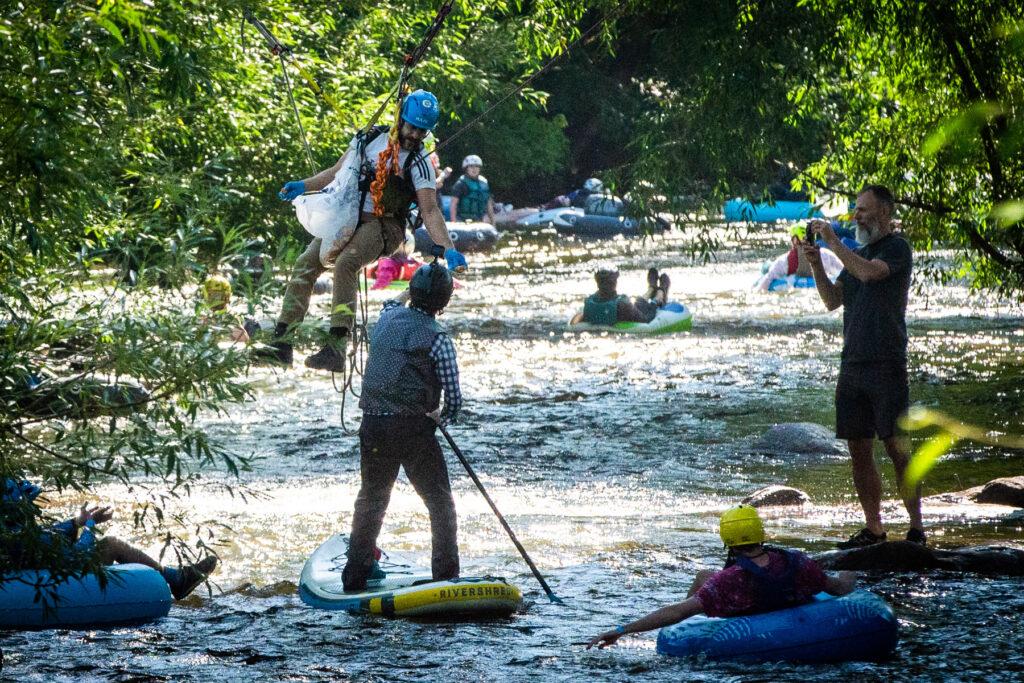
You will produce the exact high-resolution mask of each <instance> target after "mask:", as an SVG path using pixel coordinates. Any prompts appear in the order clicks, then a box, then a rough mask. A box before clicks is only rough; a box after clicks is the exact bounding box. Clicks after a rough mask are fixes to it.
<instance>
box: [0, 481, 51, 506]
mask: <svg viewBox="0 0 1024 683" xmlns="http://www.w3.org/2000/svg"><path fill="white" fill-rule="evenodd" d="M42 492H43V490H42V489H41V488H39V487H38V486H36V485H35V484H33V483H32V482H30V481H26V480H22V481H18V480H17V479H4V484H3V489H2V490H0V502H2V503H17V502H18V501H19V500H21V499H22V498H24V499H26V500H27V501H28V502H30V503H31V502H32V501H33V500H35V499H36V497H37V496H38V495H39V494H40V493H42Z"/></svg>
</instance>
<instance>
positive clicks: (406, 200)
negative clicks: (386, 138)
mask: <svg viewBox="0 0 1024 683" xmlns="http://www.w3.org/2000/svg"><path fill="white" fill-rule="evenodd" d="M389 130H390V127H389V126H374V127H373V128H371V129H370V130H369V131H367V132H366V134H365V135H360V137H359V141H358V145H357V150H358V152H359V193H360V194H359V211H360V214H362V210H363V208H362V207H363V205H364V204H365V203H366V196H367V195H368V194H369V193H370V185H371V184H372V183H373V180H374V178H375V177H376V163H377V160H376V159H373V160H371V159H367V158H366V148H367V147H369V146H370V143H371V142H373V141H374V140H376V139H377V138H378V137H380V136H381V135H384V134H386V133H387V132H388V131H389ZM422 156H423V145H422V144H421V145H420V147H419V149H417V150H416V151H415V152H409V154H408V155H407V156H406V157H405V163H404V164H402V175H398V174H397V173H391V174H390V175H388V177H387V181H386V182H385V184H384V193H383V194H382V196H381V201H382V203H383V204H384V213H385V214H386V215H389V216H395V217H396V218H398V219H399V220H400V221H402V222H403V223H404V222H405V220H406V219H407V218H408V215H409V207H411V206H412V205H413V204H414V203H415V202H416V188H415V186H414V185H413V182H412V177H411V175H410V173H409V169H410V168H411V167H412V165H413V164H414V163H415V162H416V161H417V160H419V159H420V158H422ZM360 222H361V220H360Z"/></svg>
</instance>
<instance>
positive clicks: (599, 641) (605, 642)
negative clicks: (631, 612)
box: [587, 626, 626, 650]
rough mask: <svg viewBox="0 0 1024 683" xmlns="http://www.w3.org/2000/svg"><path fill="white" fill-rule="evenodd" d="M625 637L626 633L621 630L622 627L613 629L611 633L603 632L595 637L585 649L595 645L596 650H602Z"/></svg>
mask: <svg viewBox="0 0 1024 683" xmlns="http://www.w3.org/2000/svg"><path fill="white" fill-rule="evenodd" d="M624 635H626V632H625V631H623V630H622V627H621V626H620V627H618V628H613V629H612V630H611V631H605V632H604V633H602V634H601V635H599V636H595V637H594V638H593V640H591V641H590V643H589V644H588V645H587V649H588V650H589V649H590V648H592V647H594V646H595V645H597V647H598V649H600V650H603V649H604V648H606V647H608V646H609V645H614V644H615V643H616V642H617V641H618V640H619V638H621V637H622V636H624Z"/></svg>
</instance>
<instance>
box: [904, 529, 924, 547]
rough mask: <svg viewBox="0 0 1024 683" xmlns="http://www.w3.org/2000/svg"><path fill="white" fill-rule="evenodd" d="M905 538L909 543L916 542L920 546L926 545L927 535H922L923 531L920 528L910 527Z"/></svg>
mask: <svg viewBox="0 0 1024 683" xmlns="http://www.w3.org/2000/svg"><path fill="white" fill-rule="evenodd" d="M907 540H908V541H910V542H911V543H916V544H918V545H921V546H927V545H928V537H927V536H925V535H924V532H923V531H921V530H920V529H911V530H910V531H908V532H907Z"/></svg>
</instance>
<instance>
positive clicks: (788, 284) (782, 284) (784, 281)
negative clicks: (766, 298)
mask: <svg viewBox="0 0 1024 683" xmlns="http://www.w3.org/2000/svg"><path fill="white" fill-rule="evenodd" d="M791 289H814V278H813V277H804V276H802V275H787V276H786V277H777V278H775V279H774V280H772V281H771V282H769V283H768V291H769V292H788V291H789V290H791Z"/></svg>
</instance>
